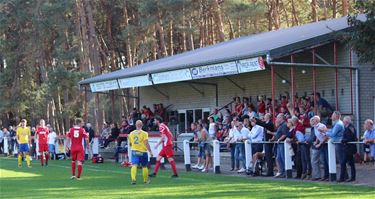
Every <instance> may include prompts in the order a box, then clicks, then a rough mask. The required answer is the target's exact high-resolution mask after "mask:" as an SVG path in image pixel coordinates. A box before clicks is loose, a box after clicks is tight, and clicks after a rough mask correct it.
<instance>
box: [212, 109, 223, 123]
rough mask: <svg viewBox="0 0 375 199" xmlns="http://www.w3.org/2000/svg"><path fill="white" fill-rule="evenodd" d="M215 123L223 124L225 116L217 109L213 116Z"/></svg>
mask: <svg viewBox="0 0 375 199" xmlns="http://www.w3.org/2000/svg"><path fill="white" fill-rule="evenodd" d="M212 117H213V119H214V122H222V121H223V115H222V114H221V112H219V110H218V109H217V108H215V109H214V112H213V115H212Z"/></svg>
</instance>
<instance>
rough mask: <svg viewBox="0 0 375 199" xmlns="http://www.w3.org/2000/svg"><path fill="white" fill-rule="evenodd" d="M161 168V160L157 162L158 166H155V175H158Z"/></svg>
mask: <svg viewBox="0 0 375 199" xmlns="http://www.w3.org/2000/svg"><path fill="white" fill-rule="evenodd" d="M159 167H160V160H159V161H157V162H156V165H155V168H154V173H155V174H156V173H158V170H159Z"/></svg>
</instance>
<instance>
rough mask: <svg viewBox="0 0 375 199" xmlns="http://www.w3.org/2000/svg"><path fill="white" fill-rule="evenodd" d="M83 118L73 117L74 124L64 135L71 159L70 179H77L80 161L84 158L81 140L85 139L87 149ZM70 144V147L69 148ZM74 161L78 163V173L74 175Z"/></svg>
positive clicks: (78, 177) (79, 176)
mask: <svg viewBox="0 0 375 199" xmlns="http://www.w3.org/2000/svg"><path fill="white" fill-rule="evenodd" d="M82 126H83V120H82V119H81V118H77V119H75V122H74V126H73V127H72V128H70V129H69V132H68V134H67V135H66V137H67V138H68V139H67V143H66V146H67V151H69V150H70V158H71V159H72V177H71V179H72V180H73V179H77V180H79V179H80V178H81V173H82V162H83V160H84V156H85V151H84V149H83V144H82V141H83V139H85V140H86V143H87V145H86V146H87V148H88V149H89V147H90V146H89V142H88V137H89V136H88V134H87V133H86V131H85V129H84V128H82ZM69 146H70V149H69ZM76 161H77V163H78V175H77V176H76Z"/></svg>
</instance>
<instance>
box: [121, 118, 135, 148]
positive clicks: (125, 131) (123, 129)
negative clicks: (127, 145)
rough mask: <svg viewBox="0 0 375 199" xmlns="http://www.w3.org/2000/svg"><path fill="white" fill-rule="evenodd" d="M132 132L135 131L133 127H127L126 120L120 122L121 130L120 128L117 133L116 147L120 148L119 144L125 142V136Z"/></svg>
mask: <svg viewBox="0 0 375 199" xmlns="http://www.w3.org/2000/svg"><path fill="white" fill-rule="evenodd" d="M133 130H135V127H134V126H131V125H129V123H128V121H127V120H124V121H122V123H121V128H120V133H119V136H118V138H117V146H118V147H119V146H121V142H123V141H125V142H127V140H128V139H127V136H128V134H129V133H130V132H132V131H133Z"/></svg>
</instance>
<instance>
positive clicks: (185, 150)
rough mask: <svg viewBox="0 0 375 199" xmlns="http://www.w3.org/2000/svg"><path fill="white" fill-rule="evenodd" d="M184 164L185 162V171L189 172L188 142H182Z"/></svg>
mask: <svg viewBox="0 0 375 199" xmlns="http://www.w3.org/2000/svg"><path fill="white" fill-rule="evenodd" d="M183 145H184V147H183V148H184V162H185V168H186V171H191V161H190V146H189V140H184V142H183Z"/></svg>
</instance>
